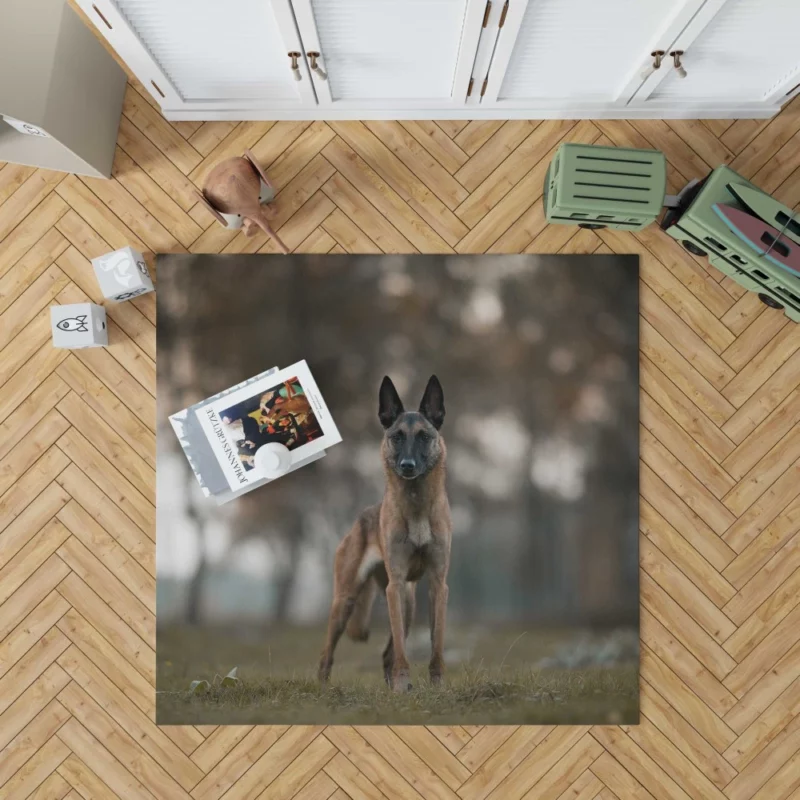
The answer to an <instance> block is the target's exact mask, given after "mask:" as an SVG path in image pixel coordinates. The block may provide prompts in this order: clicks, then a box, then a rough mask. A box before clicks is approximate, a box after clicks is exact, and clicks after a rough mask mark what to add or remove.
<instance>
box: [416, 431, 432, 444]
mask: <svg viewBox="0 0 800 800" xmlns="http://www.w3.org/2000/svg"><path fill="white" fill-rule="evenodd" d="M417 439H418V440H419V441H420V442H429V441H430V440H431V437H430V435H429V434H427V433H425V431H420V432H419V433H418V434H417Z"/></svg>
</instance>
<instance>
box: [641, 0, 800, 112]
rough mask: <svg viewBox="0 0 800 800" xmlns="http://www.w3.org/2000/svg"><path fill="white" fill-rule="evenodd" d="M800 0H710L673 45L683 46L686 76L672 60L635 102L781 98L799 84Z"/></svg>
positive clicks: (708, 106) (698, 103)
mask: <svg viewBox="0 0 800 800" xmlns="http://www.w3.org/2000/svg"><path fill="white" fill-rule="evenodd" d="M799 36H800V0H709V2H708V3H707V4H706V6H704V7H703V9H702V12H701V13H700V14H698V17H697V19H695V20H693V21H692V23H691V25H690V26H688V28H687V29H686V30H685V31H683V32H682V33H681V34H680V35H679V36H678V38H677V39H676V41H675V42H673V43H672V44H671V45H670V48H669V49H670V50H672V51H677V50H680V51H683V55H681V57H680V58H681V62H682V65H683V68H684V70H685V71H686V77H684V78H681V77H680V75H679V73H678V72H677V70H675V69H674V68H672V62H670V63H665V67H667V68H666V69H662V70H659V71H658V73H657V74H654V75H653V77H652V78H651V79H650V80H648V81H647V82H646V83H645V85H643V86H642V87H641V88H640V90H639V92H638V93H637V94H636V96H635V97H634V99H633V101H632V105H634V106H635V105H639V106H643V105H646V106H653V107H656V106H658V107H672V108H675V107H684V108H687V109H692V108H696V109H697V110H698V112H699V111H702V112H703V116H705V117H711V116H712V115H713V109H714V107H715V106H717V105H722V106H730V105H732V104H734V105H742V104H752V105H753V107H754V109H757V108H758V106H761V105H764V104H770V105H772V104H780V103H783V102H785V101H786V100H788V99H789V97H790V96H792V95H793V94H795V93H796V92H797V91H798V89H800V86H798V85H797V84H798V83H800V38H798V37H799Z"/></svg>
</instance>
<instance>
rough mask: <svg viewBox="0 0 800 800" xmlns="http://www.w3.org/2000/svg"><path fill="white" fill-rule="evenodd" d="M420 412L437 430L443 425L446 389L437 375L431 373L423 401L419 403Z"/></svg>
mask: <svg viewBox="0 0 800 800" xmlns="http://www.w3.org/2000/svg"><path fill="white" fill-rule="evenodd" d="M419 413H420V414H422V416H423V417H425V419H427V420H428V422H430V423H431V425H433V427H434V428H436V430H439V428H441V427H442V423H443V422H444V391H443V390H442V384H441V383H439V379H438V378H437V377H436V376H435V375H431V377H430V380H429V381H428V385H427V386H426V387H425V394H423V395H422V402H421V403H420V404H419Z"/></svg>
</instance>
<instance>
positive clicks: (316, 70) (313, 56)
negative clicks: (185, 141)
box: [306, 51, 328, 81]
mask: <svg viewBox="0 0 800 800" xmlns="http://www.w3.org/2000/svg"><path fill="white" fill-rule="evenodd" d="M306 55H307V56H308V59H309V61H310V62H311V71H312V72H314V73H316V75H317V76H318V77H319V79H320V80H321V81H326V80H328V73H327V72H325V70H324V69H322V67H320V66H319V65H318V64H317V59H318V58H322V56H320V54H319V53H316V52H314V51H311V52H309V53H306Z"/></svg>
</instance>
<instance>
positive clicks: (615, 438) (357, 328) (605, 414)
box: [158, 255, 639, 627]
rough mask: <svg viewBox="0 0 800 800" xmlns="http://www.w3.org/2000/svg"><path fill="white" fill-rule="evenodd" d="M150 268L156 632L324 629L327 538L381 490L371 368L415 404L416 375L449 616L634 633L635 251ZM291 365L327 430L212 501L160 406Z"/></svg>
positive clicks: (210, 260) (171, 259)
mask: <svg viewBox="0 0 800 800" xmlns="http://www.w3.org/2000/svg"><path fill="white" fill-rule="evenodd" d="M158 268H159V269H158V276H159V285H158V404H159V408H158V422H159V431H158V466H159V470H158V620H159V625H160V626H161V625H162V624H172V623H187V622H188V623H191V624H195V625H204V624H209V625H210V624H219V623H226V624H227V623H229V622H240V623H241V622H245V621H247V622H254V623H259V624H265V623H266V624H272V623H275V624H284V625H286V624H288V625H296V624H297V625H299V624H300V623H317V624H318V623H319V622H321V621H322V620H324V619H325V618H326V616H327V612H328V609H329V605H330V596H331V591H332V564H333V553H334V550H335V548H336V545H337V544H338V542H339V541H340V539H341V538H342V536H344V534H345V533H346V532H347V531H348V530H349V528H350V526H351V525H352V523H353V520H354V519H355V517H356V515H357V514H358V512H359V511H360V510H361V509H362V508H363V507H364V506H366V505H369V504H372V503H375V502H378V501H379V500H380V498H381V495H382V492H383V475H382V472H381V462H380V458H379V445H380V440H381V436H382V429H381V427H380V424H379V422H378V419H377V406H378V401H377V392H378V386H379V384H380V381H381V379H382V377H383V375H385V374H388V375H390V376H391V377H392V379H393V381H394V382H395V385H396V386H397V388H398V390H399V392H400V395H401V397H402V398H403V401H404V403H405V406H406V408H416V407H417V406H418V404H419V401H420V397H421V393H422V390H423V388H424V386H425V383H426V381H427V379H428V377H429V376H430V375H431V374H433V373H435V374H437V375H438V376H439V379H440V380H441V383H442V385H443V387H444V393H445V405H446V409H447V416H446V418H445V423H444V426H443V429H442V433H443V435H444V437H445V439H446V441H447V444H448V492H449V497H450V503H451V507H452V510H453V522H454V535H453V554H452V567H451V572H450V579H449V585H450V599H449V611H448V616H449V619H451V620H453V621H455V622H456V623H457V622H458V621H459V620H462V621H465V620H469V621H477V622H480V623H481V624H485V625H486V624H489V625H490V624H495V623H498V622H506V623H509V622H512V623H515V624H518V625H519V624H521V625H524V624H532V625H543V624H553V625H575V626H583V627H587V626H588V627H591V626H594V625H626V626H636V625H638V502H639V499H638V498H639V489H638V425H639V423H638V420H639V414H638V397H639V381H638V258H637V257H635V256H535V255H530V256H526V255H521V256H484V255H478V256H428V255H426V256H422V255H415V256H315V255H292V256H289V257H283V256H266V255H265V256H237V255H230V256H209V255H197V256H194V255H185V256H184V255H170V256H161V257H159V262H158ZM301 359H305V360H307V361H308V363H309V366H310V368H311V371H312V373H313V374H314V376H315V378H316V380H317V383H318V385H319V387H320V390H321V392H322V394H323V396H324V398H325V400H326V402H327V404H328V406H329V408H330V410H331V413H332V414H333V417H334V419H335V420H336V422H337V425H338V427H339V429H340V432H341V434H342V436H343V442H342V443H341V444H339V445H337V446H335V447H333V448H332V449H331V450H330V451H329V452H328V454H327V455H326V457H325V458H323V459H321V460H320V461H318V462H316V463H314V464H311V465H309V466H307V467H305V468H303V469H302V470H299V471H298V472H296V473H294V474H292V475H290V476H287V477H285V478H282V479H280V480H278V481H276V482H274V483H273V484H270V485H268V486H265V487H263V488H260V489H257V490H255V491H254V492H251V493H250V494H248V495H246V496H244V497H242V498H239V499H237V500H235V501H233V502H231V503H229V504H227V505H225V506H222V507H217V506H216V504H215V502H214V501H213V500H212V499H207V498H204V497H203V496H202V494H201V493H200V491H199V488H198V487H197V486H196V481H195V478H194V476H193V474H192V472H191V470H190V469H189V466H188V463H187V462H186V459H185V458H184V457H183V454H182V451H181V450H180V447H179V446H178V443H177V440H176V438H175V436H174V434H173V432H172V430H171V428H170V426H169V423H168V419H167V418H168V416H169V415H170V414H172V413H174V412H176V411H178V410H180V409H182V408H185V407H186V406H188V405H190V404H192V403H195V402H198V401H200V400H202V399H204V398H206V397H208V396H210V395H212V394H215V393H216V392H218V391H221V390H222V389H225V388H227V387H229V386H231V385H233V384H235V383H238V382H240V381H242V380H244V379H246V378H249V377H251V376H253V375H255V374H257V373H259V372H261V371H263V370H265V369H268V368H270V367H273V366H278V367H284V366H288V365H290V364H292V363H293V362H295V361H299V360H301ZM417 597H418V603H419V608H418V613H417V616H418V619H419V620H426V619H427V608H426V604H427V591H424V590H421V591H418V593H417ZM379 605H380V604H379ZM383 605H384V606H385V603H384V604H383ZM378 613H379V614H385V611H384V610H383V609H381V610H380V611H379V612H378Z"/></svg>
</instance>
